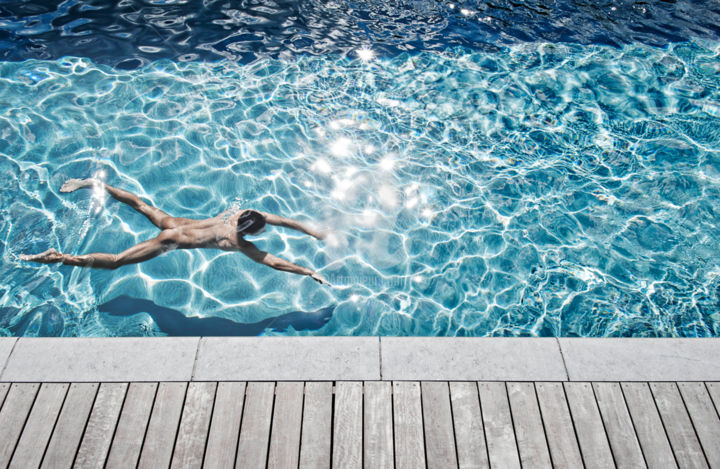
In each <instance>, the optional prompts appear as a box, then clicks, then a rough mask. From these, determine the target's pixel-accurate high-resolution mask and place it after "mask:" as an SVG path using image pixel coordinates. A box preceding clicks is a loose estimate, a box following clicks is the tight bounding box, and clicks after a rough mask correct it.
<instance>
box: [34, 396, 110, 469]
mask: <svg viewBox="0 0 720 469" xmlns="http://www.w3.org/2000/svg"><path fill="white" fill-rule="evenodd" d="M99 387H100V385H99V384H97V383H73V384H71V385H70V388H69V389H68V392H67V396H66V397H65V402H64V403H63V407H62V410H61V411H60V416H59V417H58V420H57V423H56V424H55V429H54V430H53V433H52V436H51V437H50V443H48V447H47V449H46V451H45V456H44V458H43V461H42V466H41V467H42V468H43V469H66V468H68V467H72V464H73V461H74V460H75V455H76V453H77V450H78V447H79V446H80V441H81V439H82V437H83V432H84V431H85V425H86V424H87V421H88V418H89V417H90V411H91V410H92V408H93V404H94V403H95V396H96V395H97V391H98V388H99Z"/></svg>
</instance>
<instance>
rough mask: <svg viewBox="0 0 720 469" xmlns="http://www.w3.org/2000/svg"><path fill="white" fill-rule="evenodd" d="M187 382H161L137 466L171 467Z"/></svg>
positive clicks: (144, 468)
mask: <svg viewBox="0 0 720 469" xmlns="http://www.w3.org/2000/svg"><path fill="white" fill-rule="evenodd" d="M187 386H188V383H160V384H159V386H158V390H157V394H156V395H155V403H154V404H153V409H152V413H151V414H150V422H149V423H148V427H147V432H146V433H145V441H144V442H143V447H142V451H141V452H140V461H139V462H138V467H139V468H141V469H156V468H159V467H163V468H165V467H169V466H170V460H171V458H172V453H173V446H174V444H175V437H176V435H177V431H178V426H179V425H180V415H181V414H182V409H183V403H184V401H185V392H186V391H187Z"/></svg>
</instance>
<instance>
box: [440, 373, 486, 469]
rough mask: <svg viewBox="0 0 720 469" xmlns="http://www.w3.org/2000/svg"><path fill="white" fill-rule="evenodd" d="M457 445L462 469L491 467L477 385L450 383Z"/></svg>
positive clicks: (459, 463)
mask: <svg viewBox="0 0 720 469" xmlns="http://www.w3.org/2000/svg"><path fill="white" fill-rule="evenodd" d="M450 401H451V403H452V410H453V426H454V430H455V444H456V445H457V455H458V466H459V467H460V468H461V469H466V468H467V469H470V468H479V467H483V468H486V467H490V463H489V462H488V455H487V448H486V446H485V430H483V422H482V414H481V413H480V398H479V395H478V387H477V383H468V382H453V383H450Z"/></svg>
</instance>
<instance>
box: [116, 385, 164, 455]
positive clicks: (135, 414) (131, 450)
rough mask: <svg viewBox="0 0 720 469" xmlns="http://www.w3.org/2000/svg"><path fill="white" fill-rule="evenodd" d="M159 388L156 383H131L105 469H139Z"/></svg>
mask: <svg viewBox="0 0 720 469" xmlns="http://www.w3.org/2000/svg"><path fill="white" fill-rule="evenodd" d="M157 387H158V384H157V383H130V386H129V387H128V392H127V396H126V397H125V403H124V404H123V408H122V412H121V413H120V419H119V420H118V425H117V428H116V429H115V437H114V438H113V441H112V445H111V446H110V454H108V460H107V464H106V466H105V467H106V469H125V468H127V467H135V466H136V465H137V462H138V459H139V458H140V450H141V449H142V444H143V439H144V438H145V431H146V430H147V426H148V422H149V421H150V413H151V412H152V408H153V403H154V402H155V393H156V392H157Z"/></svg>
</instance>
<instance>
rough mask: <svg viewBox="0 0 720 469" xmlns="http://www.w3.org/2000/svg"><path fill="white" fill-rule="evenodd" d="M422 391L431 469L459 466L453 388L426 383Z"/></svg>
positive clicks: (427, 452) (433, 382)
mask: <svg viewBox="0 0 720 469" xmlns="http://www.w3.org/2000/svg"><path fill="white" fill-rule="evenodd" d="M420 391H421V396H422V406H423V422H424V430H425V453H426V457H427V465H428V469H435V468H437V469H444V468H448V467H457V466H458V461H457V452H456V451H455V431H454V430H453V419H452V410H451V407H450V387H449V386H448V383H447V382H446V381H425V382H423V383H422V384H421V385H420Z"/></svg>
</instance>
